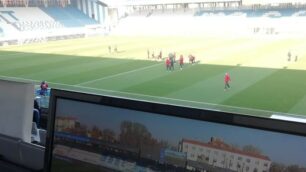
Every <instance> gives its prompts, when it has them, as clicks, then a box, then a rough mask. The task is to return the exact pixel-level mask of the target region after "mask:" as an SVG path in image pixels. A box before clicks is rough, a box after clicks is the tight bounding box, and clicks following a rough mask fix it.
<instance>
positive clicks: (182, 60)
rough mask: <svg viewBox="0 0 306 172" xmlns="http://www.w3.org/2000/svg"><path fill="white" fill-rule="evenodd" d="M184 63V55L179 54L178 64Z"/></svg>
mask: <svg viewBox="0 0 306 172" xmlns="http://www.w3.org/2000/svg"><path fill="white" fill-rule="evenodd" d="M183 63H184V57H183V56H182V55H181V57H180V64H183Z"/></svg>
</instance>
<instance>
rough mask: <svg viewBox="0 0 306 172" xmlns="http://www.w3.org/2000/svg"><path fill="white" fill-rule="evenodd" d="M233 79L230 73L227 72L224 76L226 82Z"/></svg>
mask: <svg viewBox="0 0 306 172" xmlns="http://www.w3.org/2000/svg"><path fill="white" fill-rule="evenodd" d="M230 80H231V77H230V76H229V74H226V75H225V77H224V82H226V83H227V82H229V81H230Z"/></svg>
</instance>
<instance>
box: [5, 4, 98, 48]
mask: <svg viewBox="0 0 306 172" xmlns="http://www.w3.org/2000/svg"><path fill="white" fill-rule="evenodd" d="M0 17H1V20H0V28H2V32H0V35H2V36H1V39H0V45H13V44H28V43H35V42H45V41H53V40H62V39H71V38H79V37H84V36H85V35H86V34H91V33H92V32H93V31H95V30H96V28H97V27H100V26H99V25H98V22H97V21H95V20H94V19H92V18H90V17H89V16H88V15H85V14H84V13H83V12H82V11H80V10H79V9H77V8H75V7H65V8H62V7H48V8H45V7H27V8H22V7H7V8H5V10H4V9H0Z"/></svg>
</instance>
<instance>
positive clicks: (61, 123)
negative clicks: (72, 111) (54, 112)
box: [55, 117, 77, 131]
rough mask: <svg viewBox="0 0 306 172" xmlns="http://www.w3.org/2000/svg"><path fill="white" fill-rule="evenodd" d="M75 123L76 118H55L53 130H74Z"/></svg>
mask: <svg viewBox="0 0 306 172" xmlns="http://www.w3.org/2000/svg"><path fill="white" fill-rule="evenodd" d="M76 123H77V118H74V117H57V118H56V121H55V128H56V130H57V131H64V130H66V129H74V128H75V127H76Z"/></svg>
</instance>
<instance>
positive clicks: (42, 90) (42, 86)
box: [40, 81, 48, 96]
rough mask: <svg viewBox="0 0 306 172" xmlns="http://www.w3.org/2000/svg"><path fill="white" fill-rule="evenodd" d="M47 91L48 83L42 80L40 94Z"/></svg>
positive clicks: (44, 93) (43, 94)
mask: <svg viewBox="0 0 306 172" xmlns="http://www.w3.org/2000/svg"><path fill="white" fill-rule="evenodd" d="M47 92H48V83H47V82H46V81H42V82H41V83H40V95H42V96H45V95H46V94H47Z"/></svg>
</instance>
